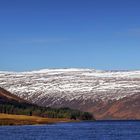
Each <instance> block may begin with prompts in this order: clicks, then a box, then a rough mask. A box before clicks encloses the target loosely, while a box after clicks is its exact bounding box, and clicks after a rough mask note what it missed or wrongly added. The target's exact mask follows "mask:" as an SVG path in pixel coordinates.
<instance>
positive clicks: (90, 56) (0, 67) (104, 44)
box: [0, 0, 140, 71]
mask: <svg viewBox="0 0 140 140" xmlns="http://www.w3.org/2000/svg"><path fill="white" fill-rule="evenodd" d="M139 7H140V0H0V71H4V70H6V71H29V70H38V69H44V68H46V69H47V68H93V69H100V70H140V8H139Z"/></svg>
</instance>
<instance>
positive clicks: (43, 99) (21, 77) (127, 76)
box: [0, 69, 140, 119]
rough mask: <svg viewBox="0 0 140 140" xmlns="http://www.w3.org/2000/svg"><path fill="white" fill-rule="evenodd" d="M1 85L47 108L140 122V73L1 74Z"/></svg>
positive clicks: (56, 71)
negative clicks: (67, 109)
mask: <svg viewBox="0 0 140 140" xmlns="http://www.w3.org/2000/svg"><path fill="white" fill-rule="evenodd" d="M0 86H1V87H3V88H5V89H7V90H8V91H10V92H12V93H14V94H15V95H17V96H18V97H21V98H23V99H25V100H28V101H30V102H32V103H35V104H38V105H41V106H44V107H48V106H50V107H65V106H67V107H70V108H74V109H80V110H82V111H90V112H91V113H94V115H95V117H96V118H97V119H140V117H139V116H140V112H139V111H137V109H138V108H139V107H140V103H139V102H137V99H139V97H140V71H100V70H94V69H44V70H39V71H31V72H0ZM135 102H137V103H135ZM126 106H127V108H126ZM122 114H123V115H122Z"/></svg>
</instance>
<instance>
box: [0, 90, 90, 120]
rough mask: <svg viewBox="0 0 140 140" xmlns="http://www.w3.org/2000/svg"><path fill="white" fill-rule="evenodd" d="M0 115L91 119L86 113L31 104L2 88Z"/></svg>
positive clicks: (0, 93)
mask: <svg viewBox="0 0 140 140" xmlns="http://www.w3.org/2000/svg"><path fill="white" fill-rule="evenodd" d="M0 113H5V114H16V115H27V116H40V117H44V118H67V119H74V120H76V119H78V120H92V119H93V116H92V115H91V114H90V113H88V112H82V111H79V110H73V109H70V108H57V109H56V108H50V107H48V108H46V107H41V106H37V105H35V104H31V103H29V102H26V101H25V100H22V99H21V98H19V97H17V96H16V95H13V94H11V93H10V92H8V91H6V90H5V89H3V88H0Z"/></svg>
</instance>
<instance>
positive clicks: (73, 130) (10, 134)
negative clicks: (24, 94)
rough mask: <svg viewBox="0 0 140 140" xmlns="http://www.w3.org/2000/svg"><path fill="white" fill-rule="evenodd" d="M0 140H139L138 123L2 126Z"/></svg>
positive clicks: (139, 130)
mask: <svg viewBox="0 0 140 140" xmlns="http://www.w3.org/2000/svg"><path fill="white" fill-rule="evenodd" d="M0 140H140V121H116V122H115V121H101V122H82V123H59V124H53V125H41V126H2V127H0Z"/></svg>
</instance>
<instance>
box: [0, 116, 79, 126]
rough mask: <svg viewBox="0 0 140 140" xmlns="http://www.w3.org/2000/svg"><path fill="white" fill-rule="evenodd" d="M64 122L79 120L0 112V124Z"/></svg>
mask: <svg viewBox="0 0 140 140" xmlns="http://www.w3.org/2000/svg"><path fill="white" fill-rule="evenodd" d="M65 122H79V121H78V120H71V119H67V118H43V117H37V116H26V115H13V114H0V126H14V125H41V124H54V123H65Z"/></svg>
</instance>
